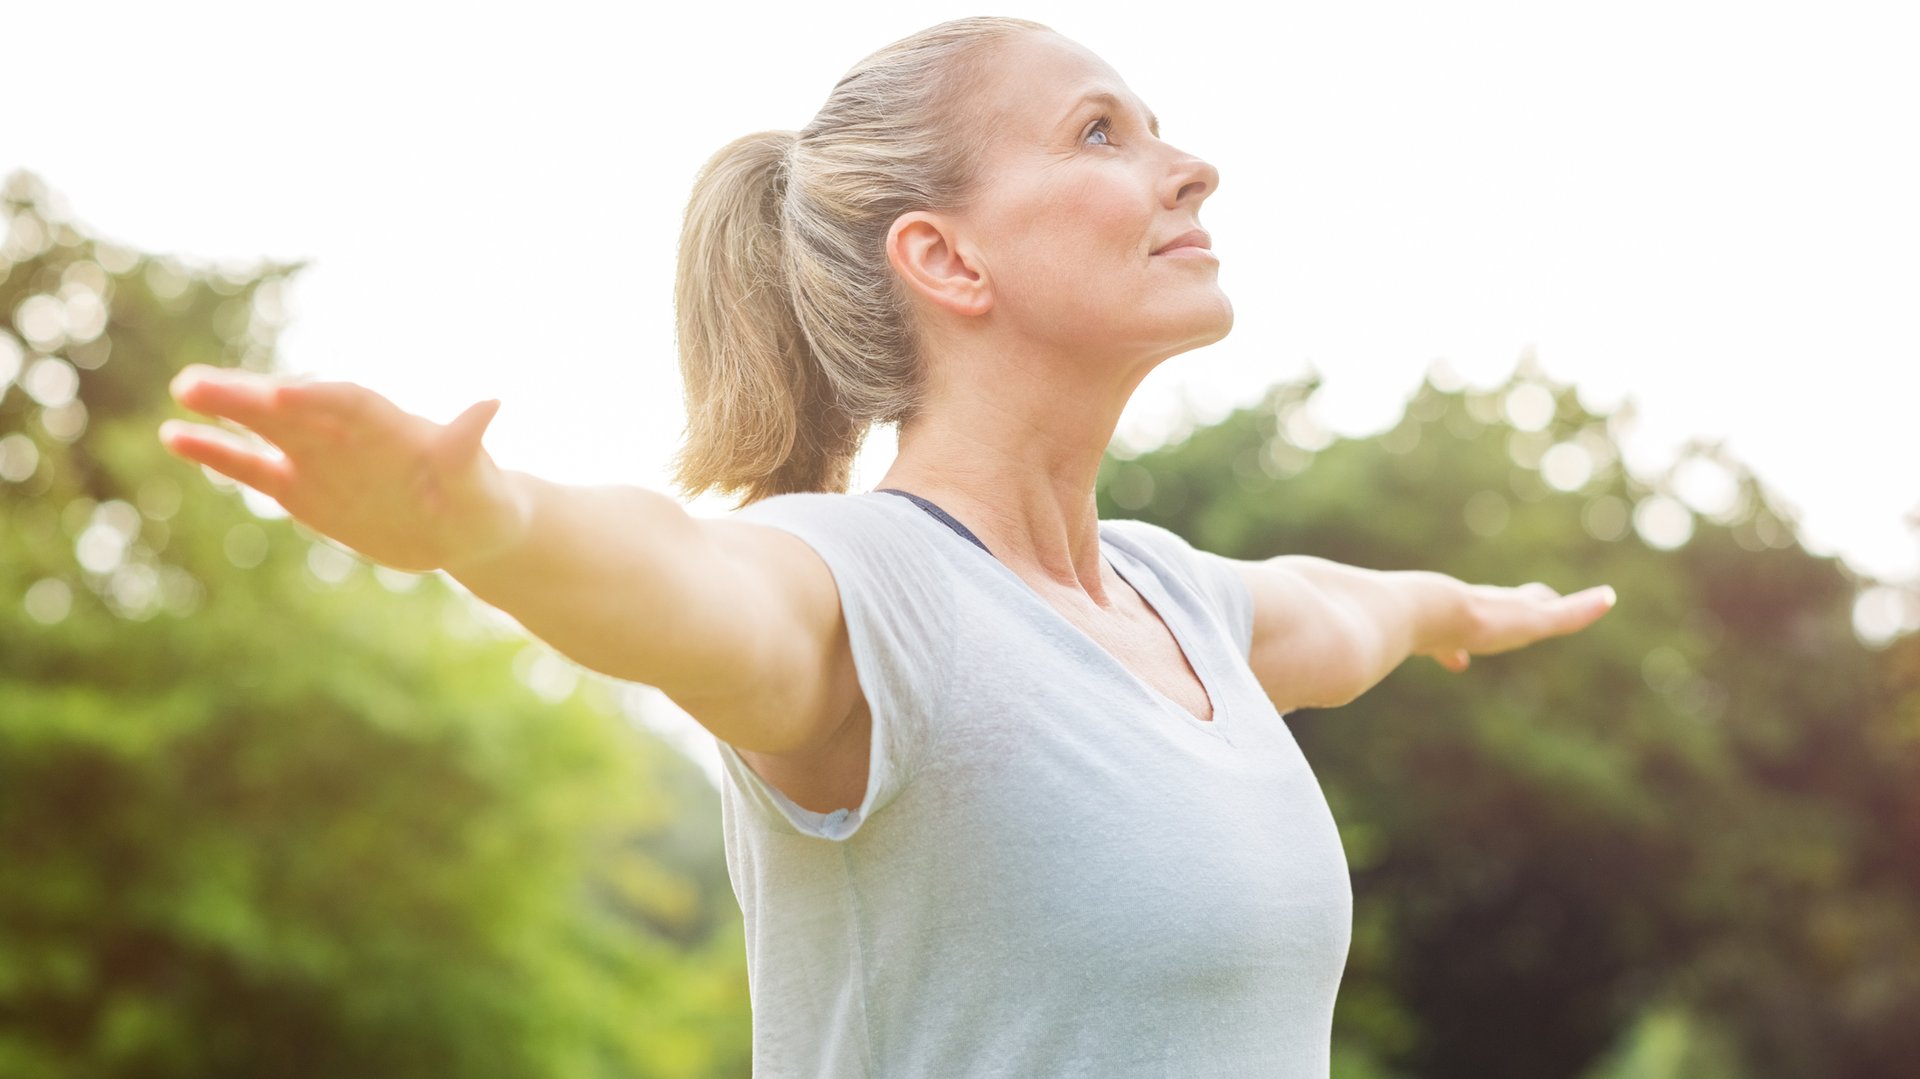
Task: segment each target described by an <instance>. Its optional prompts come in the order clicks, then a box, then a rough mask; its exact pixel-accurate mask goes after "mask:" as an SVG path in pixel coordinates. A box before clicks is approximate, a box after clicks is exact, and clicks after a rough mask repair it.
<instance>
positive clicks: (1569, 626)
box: [1420, 581, 1615, 672]
mask: <svg viewBox="0 0 1920 1079" xmlns="http://www.w3.org/2000/svg"><path fill="white" fill-rule="evenodd" d="M1464 587H1465V589H1466V594H1465V597H1464V599H1463V600H1462V602H1461V616H1460V617H1459V619H1457V625H1456V628H1455V630H1454V632H1453V633H1452V634H1451V637H1452V639H1450V640H1446V641H1441V642H1439V643H1437V644H1433V645H1430V646H1428V647H1427V648H1426V649H1424V650H1423V651H1422V652H1421V653H1420V654H1422V655H1430V656H1432V657H1433V658H1434V659H1435V660H1437V661H1439V663H1440V665H1441V666H1443V667H1445V668H1447V669H1448V670H1450V671H1455V672H1458V671H1464V670H1466V669H1467V665H1468V663H1470V662H1471V658H1470V657H1471V655H1472V653H1475V652H1478V653H1481V654H1483V655H1491V654H1493V653H1496V652H1510V651H1512V650H1513V649H1516V648H1522V647H1524V646H1526V645H1529V644H1532V643H1534V642H1535V641H1538V640H1541V639H1542V638H1546V637H1560V636H1564V635H1566V634H1569V633H1574V632H1577V631H1579V630H1582V629H1585V628H1586V627H1587V626H1589V625H1591V624H1593V623H1594V622H1595V621H1596V620H1598V619H1599V617H1600V616H1601V615H1603V614H1606V613H1607V612H1608V611H1610V610H1612V609H1613V604H1614V599H1615V596H1614V591H1613V587H1612V586H1611V585H1598V586H1595V587H1593V588H1588V589H1585V590H1583V591H1580V592H1575V593H1573V594H1572V595H1568V596H1562V595H1560V594H1559V593H1558V592H1555V591H1554V590H1553V589H1552V588H1550V587H1548V586H1547V585H1544V584H1542V583H1540V582H1538V581H1533V582H1530V583H1528V584H1523V585H1521V586H1520V587H1518V588H1503V587H1500V586H1498V585H1488V584H1474V585H1465V586H1464Z"/></svg>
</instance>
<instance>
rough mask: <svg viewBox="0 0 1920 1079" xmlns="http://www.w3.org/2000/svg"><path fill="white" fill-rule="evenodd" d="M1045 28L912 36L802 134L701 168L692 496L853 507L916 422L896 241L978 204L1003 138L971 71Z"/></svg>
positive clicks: (687, 332) (692, 220) (843, 84)
mask: <svg viewBox="0 0 1920 1079" xmlns="http://www.w3.org/2000/svg"><path fill="white" fill-rule="evenodd" d="M1047 29H1048V28H1047V27H1045V26H1043V25H1041V24H1040V23H1036V22H1030V21H1028V20H1025V19H1009V18H997V17H987V16H982V17H976V18H966V19H955V20H952V21H949V22H944V23H941V24H939V25H937V26H934V27H931V28H929V29H926V30H923V31H921V32H920V33H917V34H914V35H913V36H911V37H907V38H903V39H901V40H900V41H896V42H894V43H893V44H892V45H889V46H887V47H886V48H883V49H881V50H880V51H878V52H876V53H874V54H872V55H871V56H868V57H867V58H866V59H864V60H862V61H861V62H860V63H859V64H857V65H855V66H854V68H853V70H851V71H849V72H847V74H846V75H844V76H842V77H841V79H840V81H839V82H838V83H837V84H836V85H835V86H834V89H833V93H832V95H831V96H830V97H829V98H828V99H827V103H826V104H825V105H824V106H822V107H821V109H820V111H819V113H818V114H817V115H815V117H814V118H813V121H812V122H811V123H809V124H808V125H807V126H806V127H805V128H804V129H802V130H800V131H797V132H794V131H761V132H757V133H755V134H752V135H747V136H744V137H742V138H738V139H735V140H734V141H732V142H730V143H728V144H727V145H726V146H724V147H722V148H721V149H720V151H719V152H718V153H716V154H714V155H713V157H712V158H710V159H709V160H708V161H707V163H706V164H705V165H704V166H703V167H702V168H701V170H700V173H699V175H698V176H697V177H696V178H695V180H694V184H693V196H692V198H691V199H690V200H689V202H688V204H687V213H686V219H685V221H684V223H683V224H682V227H681V230H680V254H679V266H678V270H677V272H676V275H675V278H674V328H675V337H676V344H677V346H678V350H679V354H680V374H681V378H682V382H683V385H684V388H685V394H686V406H687V428H686V441H685V443H684V444H683V445H682V446H681V447H680V449H679V451H678V452H677V453H676V454H675V455H674V459H673V463H672V472H673V479H674V483H675V485H676V486H678V487H679V488H680V490H681V492H682V493H683V494H684V495H685V496H687V497H693V496H695V495H698V494H700V493H701V492H703V491H707V490H709V489H717V490H719V491H720V492H722V493H729V494H731V493H740V494H741V499H740V504H741V505H745V504H747V503H750V502H756V501H758V500H760V499H762V498H767V497H769V496H772V495H777V494H785V493H788V492H795V491H832V492H845V491H846V490H847V488H848V485H849V484H850V483H851V481H852V474H853V462H854V458H855V456H856V455H857V454H858V453H859V450H860V446H861V443H862V442H863V441H865V439H866V435H867V432H868V431H869V430H870V429H871V428H872V426H873V425H874V424H876V423H894V424H898V423H902V422H905V421H906V420H908V419H911V418H912V417H913V415H914V414H915V413H916V412H917V411H918V409H919V408H920V406H921V403H922V398H923V394H924V385H925V380H924V378H923V374H922V372H923V368H924V365H923V364H922V362H921V347H922V346H921V343H920V341H919V337H918V334H917V332H916V330H915V326H914V317H913V310H912V307H911V305H910V303H909V301H908V299H907V296H906V293H905V290H904V288H903V286H902V284H901V282H900V280H899V278H898V276H897V275H896V274H895V273H894V272H893V267H892V266H891V265H890V264H889V262H888V260H887V253H886V239H887V233H888V232H889V231H890V230H891V228H892V226H893V222H894V221H895V220H896V219H898V218H899V216H900V215H901V214H903V213H906V212H908V211H910V210H916V209H935V208H941V209H947V208H954V207H960V206H964V205H965V204H966V203H967V201H968V199H969V197H970V196H971V194H972V193H973V192H974V191H975V190H976V188H977V185H978V183H979V175H978V171H977V170H978V165H979V162H980V160H982V158H983V157H984V154H983V153H982V152H981V147H982V145H983V142H984V140H985V138H986V137H987V136H988V134H989V132H987V131H985V130H984V127H985V125H982V124H981V123H979V122H977V118H976V117H975V116H974V115H973V114H972V113H971V112H970V111H969V110H970V108H971V105H972V99H973V98H974V97H975V96H976V95H975V93H974V91H975V82H976V80H977V78H978V77H979V70H978V65H974V64H972V63H970V61H971V60H972V58H973V56H974V54H975V52H976V51H977V50H979V49H982V48H985V47H989V46H992V45H994V44H996V43H998V42H1001V41H1004V40H1006V39H1008V38H1010V37H1013V36H1015V35H1018V34H1023V33H1028V32H1033V31H1045V30H1047Z"/></svg>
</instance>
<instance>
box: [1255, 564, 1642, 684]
mask: <svg viewBox="0 0 1920 1079" xmlns="http://www.w3.org/2000/svg"><path fill="white" fill-rule="evenodd" d="M1228 561H1230V562H1232V563H1233V564H1234V569H1235V570H1237V571H1238V572H1239V574H1240V577H1241V579H1242V580H1243V581H1245V582H1246V585H1247V590H1248V591H1249V592H1250V593H1252V595H1253V612H1254V613H1253V649H1252V653H1251V655H1250V656H1249V662H1250V663H1251V665H1252V667H1253V672H1254V674H1255V676H1257V677H1258V678H1259V680H1260V684H1261V686H1262V687H1263V688H1264V689H1265V690H1266V691H1267V696H1268V697H1269V698H1271V699H1272V701H1273V703H1274V707H1275V708H1277V709H1279V711H1280V712H1281V713H1282V714H1285V713H1286V712H1289V711H1292V710H1293V709H1295V708H1334V707H1338V706H1339V705H1343V704H1346V703H1348V702H1349V701H1352V700H1353V699H1354V698H1356V697H1358V696H1360V695H1361V694H1362V693H1365V692H1366V691H1367V690H1369V689H1372V688H1373V687H1374V686H1376V685H1378V684H1379V683H1380V681H1381V680H1382V679H1384V678H1385V677H1386V676H1387V675H1389V674H1391V673H1393V671H1394V669H1395V668H1396V667H1398V666H1400V664H1401V663H1403V662H1405V661H1406V659H1407V657H1408V656H1432V657H1433V658H1434V659H1435V660H1437V661H1438V662H1439V663H1440V664H1441V665H1442V666H1444V667H1446V668H1447V669H1449V670H1452V671H1463V670H1466V668H1467V664H1468V662H1469V659H1468V657H1469V656H1471V655H1472V654H1473V653H1476V652H1477V653H1481V654H1493V653H1496V652H1507V651H1511V650H1513V649H1516V648H1521V647H1524V646H1526V645H1529V644H1532V643H1533V642H1535V641H1538V640H1541V639H1543V638H1546V637H1558V636H1563V635H1565V634H1568V633H1573V632H1575V631H1577V630H1580V629H1584V628H1586V627H1587V626H1588V625H1590V624H1591V623H1592V622H1593V621H1594V620H1595V619H1598V618H1599V617H1600V616H1601V615H1603V614H1605V613H1607V611H1608V610H1609V609H1611V608H1612V607H1613V603H1614V591H1613V589H1612V587H1611V586H1608V585H1599V586H1597V587H1594V588H1589V589H1586V590H1584V591H1580V592H1575V593H1573V594H1571V595H1567V596H1562V595H1560V594H1559V593H1557V592H1555V591H1554V590H1553V589H1552V588H1549V587H1548V586H1546V585H1544V584H1541V583H1539V582H1534V583H1530V584H1524V585H1521V586H1520V587H1518V588H1505V587H1501V586H1498V585H1484V584H1467V583H1466V582H1464V581H1460V580H1457V579H1455V578H1453V577H1449V576H1447V575H1446V574H1444V573H1434V572H1431V571H1427V570H1370V569H1362V568H1360V567H1358V566H1348V565H1343V564H1341V563H1339V562H1330V561H1328V560H1326V559H1324V558H1316V557H1313V556H1311V555H1276V556H1274V557H1273V558H1268V559H1263V560H1260V561H1244V560H1240V559H1229V560H1228Z"/></svg>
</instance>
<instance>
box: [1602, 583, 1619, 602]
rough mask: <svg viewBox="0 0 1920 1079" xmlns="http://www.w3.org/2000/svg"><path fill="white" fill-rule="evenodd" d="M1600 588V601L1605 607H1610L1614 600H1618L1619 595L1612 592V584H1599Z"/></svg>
mask: <svg viewBox="0 0 1920 1079" xmlns="http://www.w3.org/2000/svg"><path fill="white" fill-rule="evenodd" d="M1600 590H1601V597H1600V601H1601V602H1602V603H1603V604H1605V605H1606V606H1607V607H1612V606H1613V605H1614V604H1615V603H1616V602H1618V601H1619V599H1620V597H1619V596H1617V595H1615V594H1614V591H1613V586H1612V585H1610V584H1607V585H1601V586H1600Z"/></svg>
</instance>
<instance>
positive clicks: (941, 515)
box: [877, 487, 993, 555]
mask: <svg viewBox="0 0 1920 1079" xmlns="http://www.w3.org/2000/svg"><path fill="white" fill-rule="evenodd" d="M877 493H879V494H888V495H900V496H901V497H903V498H910V499H912V500H913V501H914V503H915V504H917V505H918V506H919V507H920V508H921V509H923V510H926V511H927V512H928V513H931V514H933V515H934V517H935V518H937V519H939V521H940V522H941V523H943V524H945V525H946V526H947V527H948V528H951V529H953V530H954V531H955V532H958V533H960V534H961V535H962V536H965V537H966V538H967V539H968V540H969V541H971V542H972V543H973V545H974V546H975V547H978V548H980V549H981V550H983V551H987V553H988V554H989V555H991V554H993V552H992V551H988V550H987V545H986V544H984V543H981V542H980V537H979V536H976V535H974V534H973V533H972V532H969V531H967V526H966V525H963V524H961V523H960V522H959V521H956V520H954V519H953V516H952V515H951V514H949V513H948V512H947V511H946V510H943V509H941V508H940V507H939V506H936V505H934V504H933V503H931V502H929V501H927V500H926V499H924V498H921V497H920V496H919V495H916V494H913V493H911V492H908V491H902V490H900V489H899V488H897V487H882V488H880V489H879V491H878V492H877Z"/></svg>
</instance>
